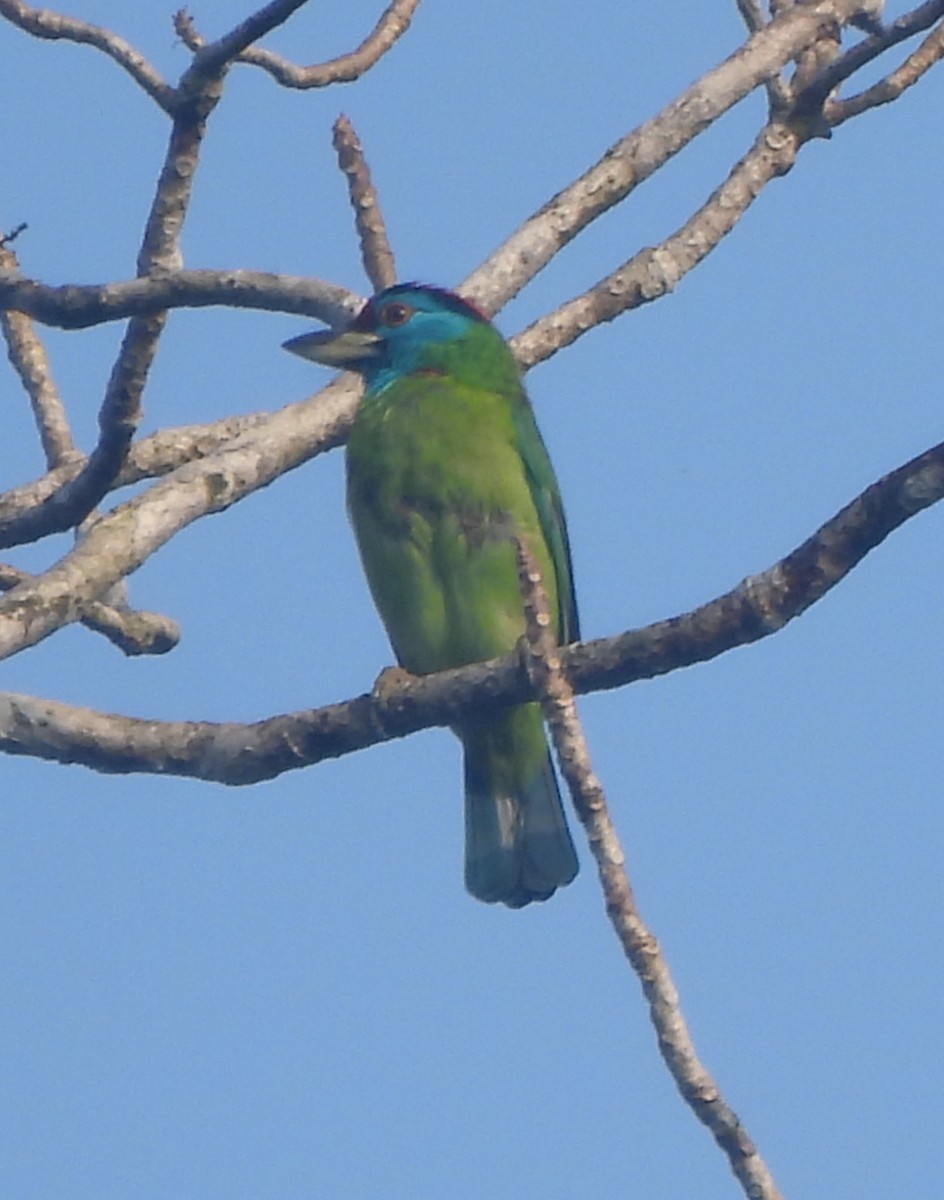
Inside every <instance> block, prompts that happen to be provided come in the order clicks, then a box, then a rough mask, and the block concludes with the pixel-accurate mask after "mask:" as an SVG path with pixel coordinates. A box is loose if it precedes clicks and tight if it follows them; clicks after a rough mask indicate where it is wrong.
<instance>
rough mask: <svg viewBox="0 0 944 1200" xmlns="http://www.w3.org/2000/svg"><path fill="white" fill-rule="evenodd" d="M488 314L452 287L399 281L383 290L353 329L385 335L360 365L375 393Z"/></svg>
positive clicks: (481, 321) (423, 361)
mask: <svg viewBox="0 0 944 1200" xmlns="http://www.w3.org/2000/svg"><path fill="white" fill-rule="evenodd" d="M483 323H484V324H487V321H486V318H485V317H484V316H483V315H482V314H481V313H479V312H477V311H476V310H475V309H474V308H472V307H471V305H469V304H467V303H466V302H465V301H464V300H462V299H460V298H459V297H458V296H455V295H453V294H452V293H451V292H443V291H439V290H438V289H436V288H424V287H417V286H416V285H414V284H398V285H397V286H396V287H392V288H387V289H386V291H383V292H380V293H378V294H377V295H376V296H374V298H373V299H372V300H370V301H368V303H367V304H366V305H365V306H364V308H363V309H362V310H361V312H360V313H359V315H358V316H357V318H356V320H355V321H354V323H353V325H352V326H351V329H352V330H357V331H358V332H360V333H375V334H377V335H378V337H381V338H382V339H383V346H382V349H381V353H380V354H379V355H378V356H377V357H376V358H372V359H369V360H366V361H364V362H363V363H359V364H358V366H357V369H358V370H359V371H360V372H361V373H362V374H363V375H364V378H365V379H366V380H367V384H368V388H369V389H370V391H372V392H378V391H381V390H382V389H383V388H385V387H387V386H388V385H389V384H391V383H393V382H394V380H396V379H398V378H400V377H402V376H404V375H409V374H411V372H413V371H416V370H422V368H423V366H424V364H425V361H426V360H427V358H428V354H429V349H430V347H431V346H436V345H439V344H442V343H444V342H453V341H456V340H457V339H459V338H461V337H463V336H464V335H465V334H467V333H468V332H469V330H470V328H471V327H472V326H474V325H476V324H483Z"/></svg>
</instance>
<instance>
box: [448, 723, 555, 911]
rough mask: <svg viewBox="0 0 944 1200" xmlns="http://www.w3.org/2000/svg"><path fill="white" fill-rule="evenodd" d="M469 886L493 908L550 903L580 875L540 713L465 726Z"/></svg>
mask: <svg viewBox="0 0 944 1200" xmlns="http://www.w3.org/2000/svg"><path fill="white" fill-rule="evenodd" d="M458 733H459V736H460V737H461V738H462V744H463V747H464V749H465V885H466V887H467V888H468V890H469V891H470V892H471V893H472V895H473V896H476V897H478V899H479V900H485V901H487V902H489V903H495V902H501V903H502V904H507V905H508V906H509V908H522V907H523V906H524V905H525V904H530V903H531V901H532V900H547V899H548V897H550V896H552V895H553V894H554V892H555V891H556V890H557V889H558V888H559V887H564V885H565V884H568V883H570V881H571V880H572V879H573V878H574V876H575V875H576V874H577V854H576V852H575V850H574V844H573V842H572V841H571V838H570V833H569V832H568V829H567V822H566V820H565V818H564V809H563V807H562V805H561V798H560V791H559V789H558V786H557V778H556V776H555V774H554V767H553V765H552V763H551V757H550V754H549V752H548V748H547V742H546V741H545V738H544V725H543V722H542V719H541V710H540V708H539V707H538V706H537V705H536V704H525V705H522V706H521V707H520V708H514V709H511V710H509V711H508V712H504V713H502V714H501V715H500V716H496V717H489V718H487V719H485V720H480V721H477V722H475V723H470V724H467V725H466V724H464V725H463V726H462V728H461V729H460V730H459V731H458Z"/></svg>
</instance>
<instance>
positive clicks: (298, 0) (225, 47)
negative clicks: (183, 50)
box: [174, 0, 308, 92]
mask: <svg viewBox="0 0 944 1200" xmlns="http://www.w3.org/2000/svg"><path fill="white" fill-rule="evenodd" d="M307 2H308V0H271V3H269V4H266V5H264V6H263V7H262V8H260V9H259V10H258V11H257V12H254V13H253V14H252V15H251V16H249V17H247V18H246V20H245V21H241V22H240V23H239V25H237V26H236V27H235V28H234V29H231V30H230V31H229V33H227V34H224V35H223V37H221V38H217V40H216V41H215V42H207V41H203V40H202V39H201V45H200V47H199V49H198V50H197V51H196V54H195V55H194V60H193V63H192V64H191V66H190V68H189V69H188V70H187V71H185V72H184V75H183V77H182V78H181V81H180V85H179V88H178V90H179V91H180V92H188V91H190V90H192V89H193V90H196V91H202V90H203V88H204V84H205V81H206V80H207V79H209V78H212V77H215V76H219V75H220V73H221V72H222V71H223V70H224V69H225V68H226V67H227V66H228V65H229V64H230V63H232V62H236V61H237V60H238V59H239V57H240V56H241V55H242V54H244V53H245V51H246V49H247V47H249V46H250V45H251V44H252V43H253V42H255V41H257V40H258V39H259V38H261V37H265V35H266V34H267V33H271V32H272V30H273V29H276V28H277V27H278V26H279V25H282V24H284V23H285V22H286V21H287V20H288V18H289V17H290V16H291V15H292V14H293V13H294V12H296V11H297V10H298V9H299V8H301V7H302V5H304V4H307ZM174 25H175V28H176V30H177V33H178V35H179V36H180V37H181V39H182V40H183V41H185V42H186V41H187V37H186V34H185V30H186V29H187V28H188V18H187V14H186V10H183V9H182V10H181V12H179V13H178V14H177V16H176V17H175V19H174ZM192 26H193V23H192V21H191V22H189V27H190V28H192Z"/></svg>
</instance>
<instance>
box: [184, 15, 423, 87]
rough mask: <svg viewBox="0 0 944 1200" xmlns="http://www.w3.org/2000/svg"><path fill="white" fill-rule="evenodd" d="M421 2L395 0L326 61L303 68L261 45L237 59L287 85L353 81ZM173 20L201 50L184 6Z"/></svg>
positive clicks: (393, 38) (400, 33)
mask: <svg viewBox="0 0 944 1200" xmlns="http://www.w3.org/2000/svg"><path fill="white" fill-rule="evenodd" d="M419 3H420V0H392V2H391V3H390V4H389V5H388V6H387V8H386V9H385V10H384V12H383V13H382V14H381V16H380V19H379V20H378V22H377V24H376V26H375V27H374V29H373V30H372V31H371V33H370V34H369V35H368V37H366V38H365V39H364V41H363V42H361V44H360V45H359V46H358V47H357V49H356V50H352V51H351V52H350V53H349V54H342V55H341V56H340V57H339V58H332V59H330V60H329V61H328V62H325V63H315V64H314V65H312V66H308V67H301V66H298V65H296V64H295V63H293V62H289V61H288V59H286V58H283V57H282V56H281V55H280V54H275V53H273V51H271V50H265V49H262V48H261V47H258V46H253V47H251V48H249V49H246V50H243V51H242V53H240V54H239V55H238V56H237V59H236V61H237V62H242V63H249V64H250V65H251V66H255V67H261V68H262V70H264V71H268V73H269V74H270V75H271V76H272V77H273V78H274V79H276V80H277V81H278V82H279V83H281V84H282V85H283V86H284V87H290V88H301V89H306V88H318V87H327V86H328V85H329V84H332V83H350V82H351V81H352V80H355V79H359V78H360V77H361V75H363V74H365V73H366V72H367V71H369V70H370V68H371V67H373V66H374V65H375V63H377V62H379V60H380V59H381V58H382V57H383V56H384V55H385V54H386V53H387V51H388V50H390V48H391V47H392V46H393V45H394V43H395V42H397V41H398V40H399V39H400V38H401V37H402V36H403V35H404V33H406V31H407V29H408V28H409V27H410V22H411V21H412V19H413V14H414V13H415V12H416V10H417V8H418V7H419ZM174 23H175V28H176V30H177V33H178V36H179V37H180V38H181V39H182V40H183V41H184V42H185V44H186V45H187V46H188V47H189V48H190V49H191V50H199V49H200V48H201V47H202V46H204V45H205V41H204V39H203V38H202V37H201V36H200V34H199V33H198V32H197V30H196V27H195V26H194V23H193V19H192V18H191V17H190V15H189V14H188V13H187V11H186V10H185V9H181V11H180V12H179V13H178V14H177V16H176V17H175V18H174Z"/></svg>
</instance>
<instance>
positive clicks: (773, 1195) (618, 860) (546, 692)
mask: <svg viewBox="0 0 944 1200" xmlns="http://www.w3.org/2000/svg"><path fill="white" fill-rule="evenodd" d="M516 543H517V551H518V578H519V583H520V586H521V592H522V596H523V597H524V601H525V615H526V630H527V632H526V635H525V646H526V649H527V664H528V673H529V675H530V677H531V679H532V681H533V682H534V685H535V691H536V692H537V695H538V699H539V700H540V702H541V707H542V710H543V712H544V717H545V719H546V721H547V723H548V727H549V728H550V731H551V735H552V737H553V741H554V747H555V749H556V751H557V757H558V762H559V763H560V766H561V773H562V774H563V776H564V779H565V780H566V782H567V786H568V788H569V789H570V794H571V796H572V797H573V801H574V808H575V809H576V811H577V815H578V817H579V818H580V822H581V824H582V825H583V827H584V829H585V830H586V833H587V841H588V843H589V846H590V850H591V852H592V854H593V857H594V859H595V860H596V864H597V870H598V872H599V877H600V885H601V887H602V889H603V898H604V901H605V903H606V912H607V916H608V917H609V918H610V921H611V923H612V925H613V928H614V930H615V931H616V936H617V938H618V939H619V942H620V945H621V946H622V947H623V953H624V954H625V955H626V958H627V959H628V960H629V964H630V966H631V967H632V969H633V971H634V972H635V974H636V977H637V978H638V980H639V982H640V984H641V985H642V990H643V993H644V995H645V997H646V1000H647V1002H648V1004H649V1017H650V1019H651V1021H652V1024H653V1026H654V1027H655V1031H656V1037H657V1041H658V1047H659V1053H660V1054H661V1055H662V1058H663V1061H664V1062H665V1065H666V1066H667V1067H668V1070H669V1073H670V1074H671V1076H672V1078H673V1079H674V1080H675V1084H676V1087H677V1088H678V1090H679V1092H680V1093H681V1095H682V1099H683V1100H684V1101H685V1103H686V1104H687V1105H688V1106H689V1108H690V1109H691V1110H692V1112H693V1113H694V1114H695V1116H696V1117H697V1118H698V1120H699V1121H701V1122H702V1124H703V1125H705V1126H706V1127H707V1128H708V1130H709V1131H710V1133H711V1134H712V1136H713V1137H714V1139H715V1141H716V1142H717V1143H718V1145H719V1146H720V1148H721V1149H722V1150H723V1151H724V1153H725V1154H726V1155H727V1158H728V1162H729V1163H730V1165H731V1169H732V1171H733V1172H734V1174H735V1176H736V1177H737V1179H738V1181H739V1182H740V1184H741V1186H742V1187H743V1189H744V1193H745V1195H746V1196H747V1197H748V1198H749V1200H782V1198H781V1194H780V1191H779V1190H778V1188H777V1185H776V1184H775V1183H774V1180H773V1177H772V1176H771V1174H770V1171H769V1169H768V1168H767V1164H766V1163H765V1162H764V1160H763V1158H761V1156H760V1154H759V1152H758V1150H757V1147H756V1146H755V1145H754V1143H753V1141H752V1140H751V1138H750V1135H749V1134H748V1132H747V1130H746V1129H745V1128H744V1126H743V1125H742V1124H741V1122H740V1120H739V1119H738V1116H737V1114H736V1113H735V1112H734V1110H733V1109H732V1108H731V1107H730V1105H729V1104H728V1103H727V1102H726V1101H725V1099H724V1097H723V1096H722V1094H721V1089H720V1087H719V1086H718V1084H717V1082H716V1081H715V1079H714V1078H713V1076H712V1075H711V1074H710V1072H709V1071H708V1069H707V1068H706V1067H705V1066H704V1064H703V1063H702V1062H701V1060H700V1059H699V1057H698V1053H697V1051H696V1050H695V1044H694V1042H693V1041H692V1037H691V1034H690V1033H689V1030H688V1026H687V1024H686V1022H685V1017H684V1016H683V1014H682V1007H681V1002H680V1000H679V995H678V992H677V990H676V987H675V983H674V982H673V980H672V975H671V972H670V971H669V965H668V962H667V961H666V959H665V956H664V954H663V953H662V949H661V947H660V946H659V943H658V941H657V940H656V938H655V936H654V934H653V933H652V931H651V930H650V929H649V927H648V926H647V925H646V923H645V921H644V920H643V918H642V915H641V914H640V911H639V908H638V906H637V904H636V898H635V895H634V894H633V889H632V885H631V884H630V881H629V874H628V872H627V870H626V855H625V852H624V851H623V847H622V844H621V842H620V838H619V834H618V833H617V831H616V826H615V825H614V823H613V819H612V817H611V816H610V811H609V806H608V805H607V801H606V793H605V792H604V790H603V785H602V783H601V782H600V780H599V778H598V776H597V775H596V773H595V772H594V770H593V765H592V763H591V760H590V749H589V746H588V745H587V739H586V737H585V735H584V732H583V728H582V726H581V724H580V718H579V717H578V715H577V705H576V703H575V700H574V691H573V688H572V687H571V686H570V684H569V683H568V681H567V677H566V676H565V675H564V671H563V669H562V666H561V659H560V650H559V647H558V645H557V642H556V639H555V636H554V624H553V618H552V615H551V608H550V604H549V602H548V598H547V591H546V589H545V587H544V583H543V580H542V577H541V568H540V566H539V564H538V562H537V559H536V558H535V557H534V555H533V554H532V553H531V550H530V548H529V547H528V546H527V545H526V544H525V542H524V541H522V540H521V539H520V538H518V539H516Z"/></svg>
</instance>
